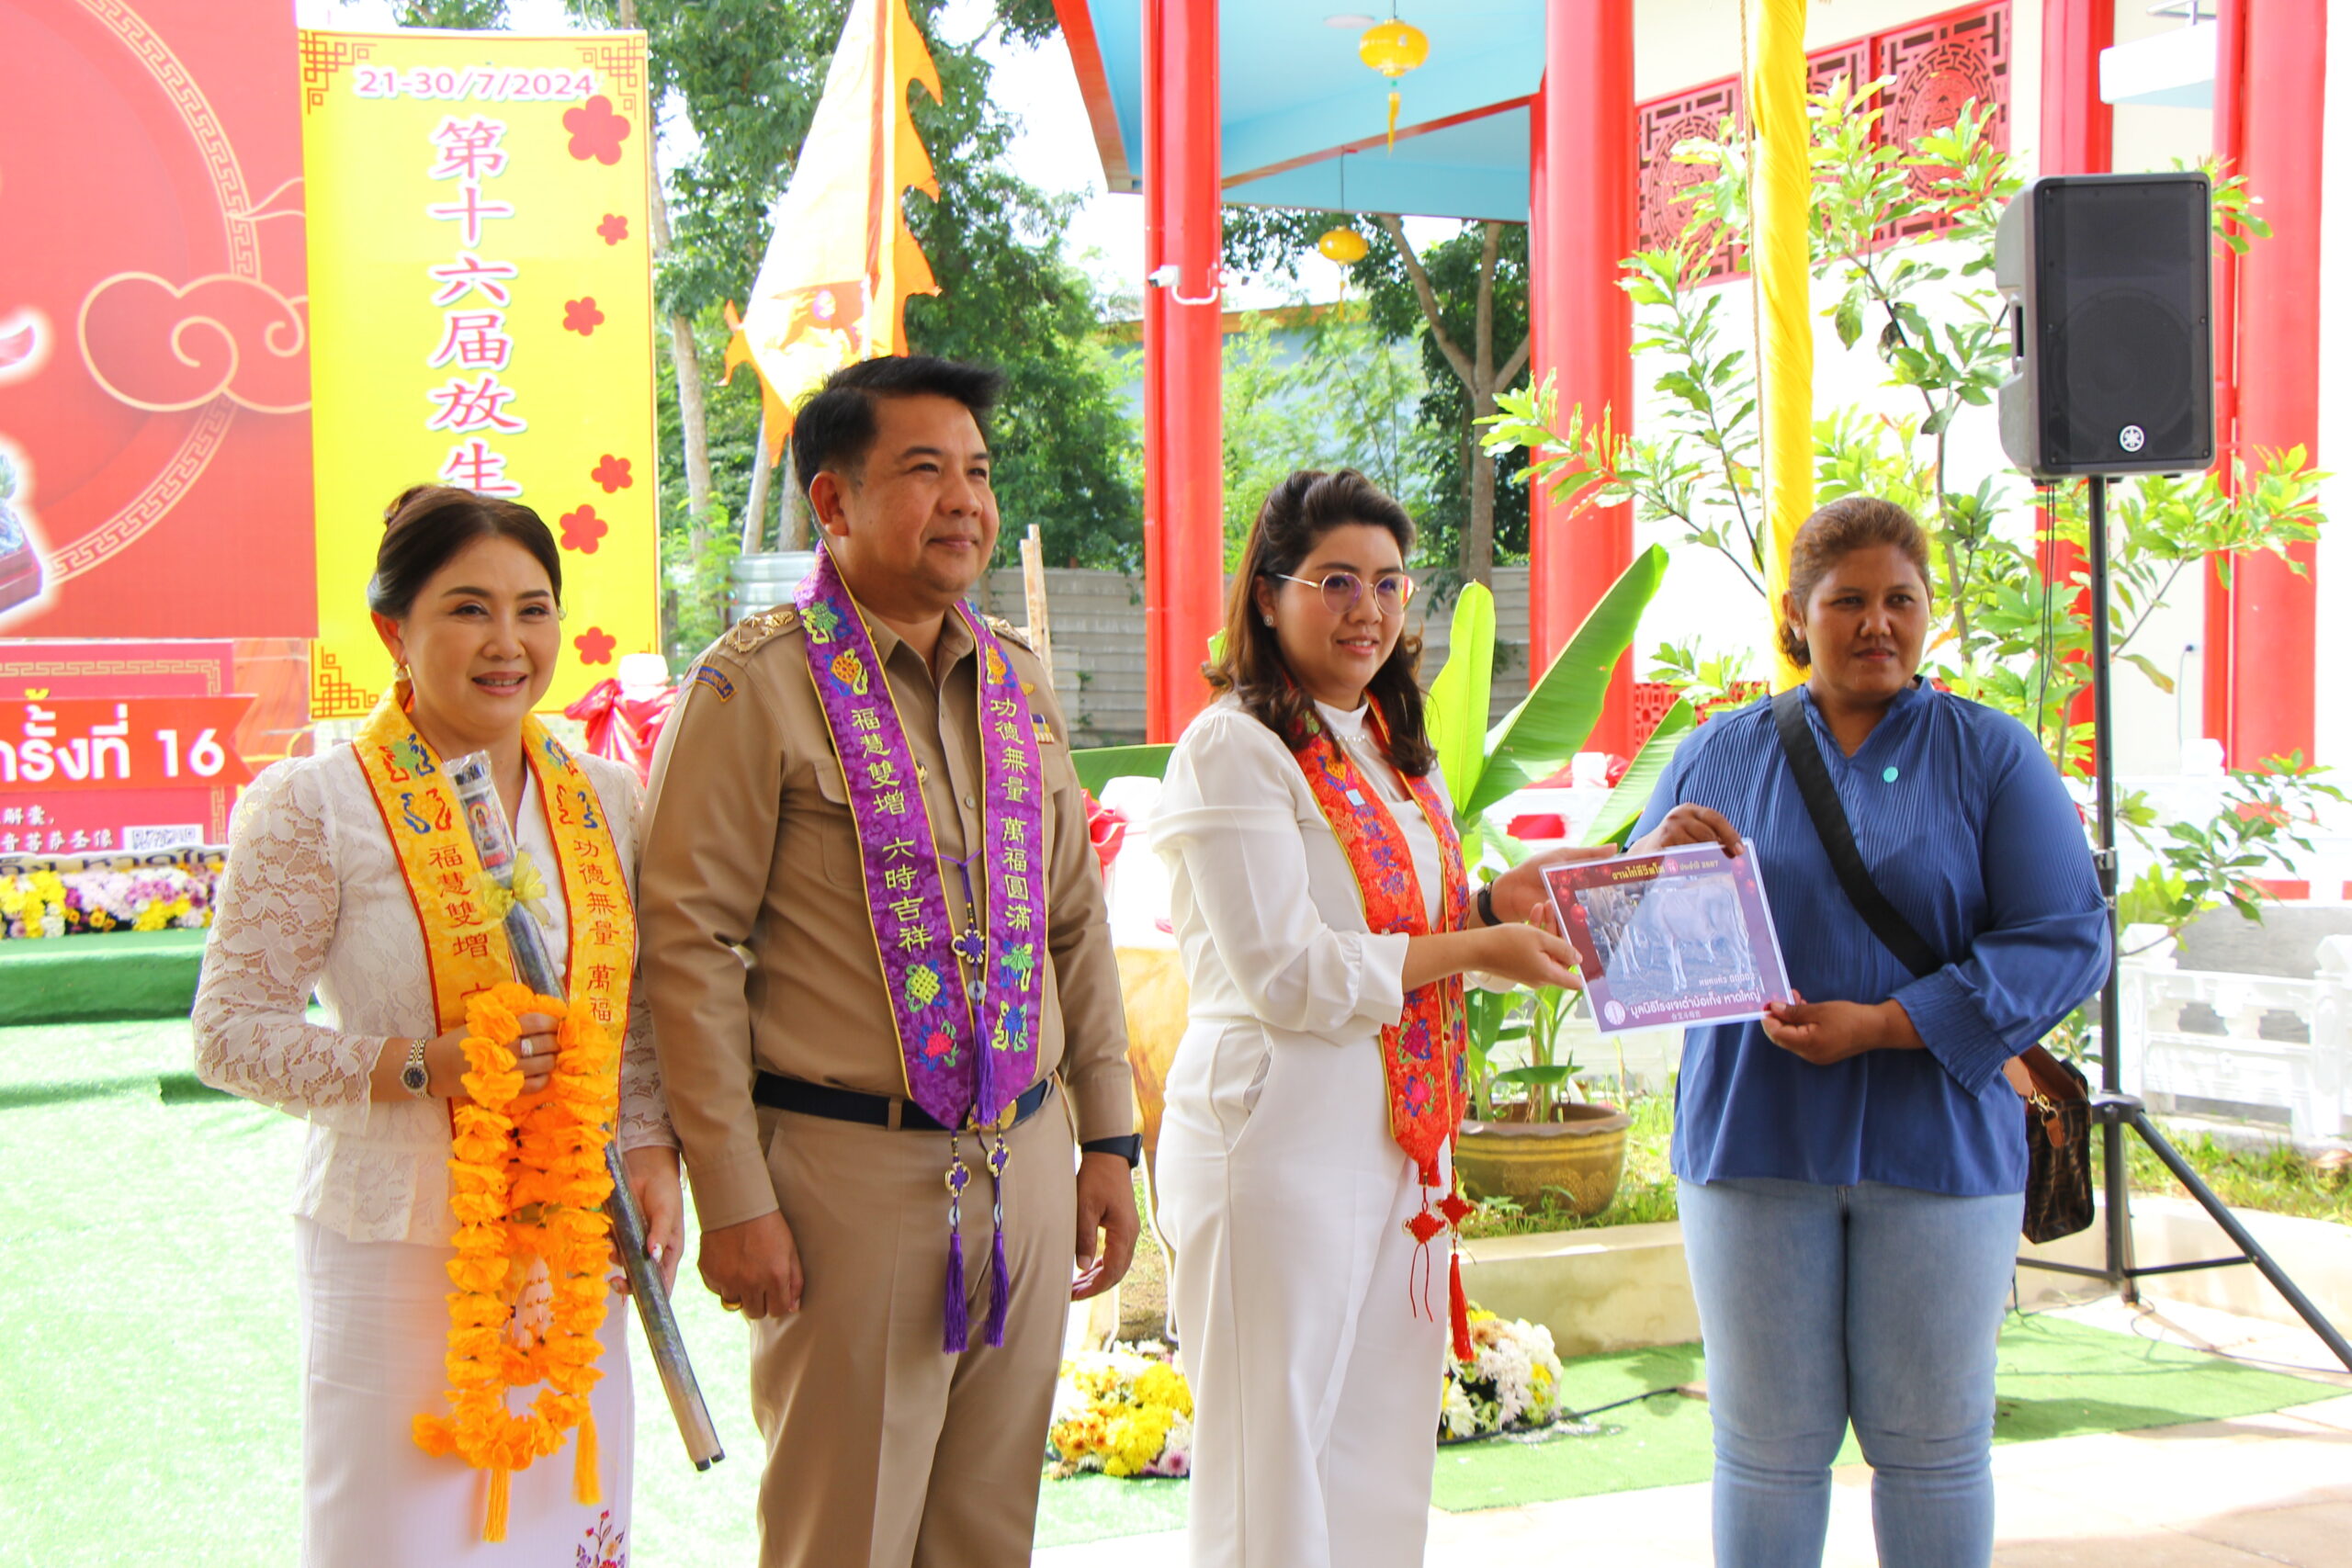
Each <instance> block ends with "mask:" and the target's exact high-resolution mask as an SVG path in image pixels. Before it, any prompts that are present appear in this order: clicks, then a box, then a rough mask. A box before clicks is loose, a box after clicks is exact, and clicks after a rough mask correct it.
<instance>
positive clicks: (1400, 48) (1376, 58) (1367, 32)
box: [1356, 16, 1430, 151]
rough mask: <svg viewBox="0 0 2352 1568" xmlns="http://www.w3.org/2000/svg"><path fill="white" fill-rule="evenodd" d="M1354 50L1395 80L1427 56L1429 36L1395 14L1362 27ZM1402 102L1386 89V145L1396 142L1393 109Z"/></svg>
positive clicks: (1401, 96) (1400, 98) (1397, 92)
mask: <svg viewBox="0 0 2352 1568" xmlns="http://www.w3.org/2000/svg"><path fill="white" fill-rule="evenodd" d="M1356 53H1357V55H1358V56H1359V57H1360V58H1361V59H1362V60H1363V62H1364V63H1365V64H1366V65H1369V66H1371V67H1372V68H1373V69H1374V71H1377V72H1379V73H1381V74H1382V75H1383V76H1385V77H1387V78H1388V80H1389V81H1390V82H1392V83H1393V82H1395V81H1396V80H1397V78H1398V77H1399V76H1402V75H1403V74H1405V73H1406V72H1408V71H1410V70H1413V69H1415V68H1416V67H1418V66H1419V64H1420V63H1421V62H1423V61H1425V60H1427V59H1428V58H1429V57H1430V36H1429V34H1427V33H1425V32H1423V31H1421V29H1420V28H1417V27H1415V26H1413V24H1412V23H1410V22H1400V21H1398V20H1397V18H1396V17H1393V16H1392V17H1389V18H1388V20H1386V21H1385V22H1382V23H1380V24H1379V25H1378V26H1376V27H1371V28H1365V29H1364V34H1363V38H1361V39H1357V40H1356ZM1403 102H1404V95H1403V94H1402V93H1401V92H1399V91H1398V90H1397V88H1396V87H1394V86H1391V87H1390V88H1389V89H1388V145H1389V147H1390V149H1391V150H1392V151H1393V150H1394V149H1395V147H1396V145H1397V109H1398V107H1401V106H1402V104H1403Z"/></svg>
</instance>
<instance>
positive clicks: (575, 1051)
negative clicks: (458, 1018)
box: [413, 982, 619, 1541]
mask: <svg viewBox="0 0 2352 1568" xmlns="http://www.w3.org/2000/svg"><path fill="white" fill-rule="evenodd" d="M526 1012H542V1013H546V1014H548V1016H550V1017H552V1018H555V1019H557V1020H558V1021H560V1028H559V1031H558V1033H557V1041H558V1055H557V1056H556V1069H555V1072H554V1074H553V1076H552V1077H550V1078H549V1079H548V1087H547V1089H543V1090H541V1091H540V1092H539V1093H537V1094H535V1095H529V1096H525V1095H524V1094H523V1093H522V1088H523V1075H522V1073H521V1072H520V1071H519V1070H518V1069H517V1067H516V1066H515V1061H516V1058H515V1052H514V1045H515V1042H516V1041H517V1040H518V1039H520V1038H521V1035H522V1027H521V1025H520V1024H519V1023H518V1022H517V1015H519V1014H522V1013H526ZM466 1022H467V1025H468V1026H469V1028H470V1029H471V1031H472V1033H471V1034H469V1036H468V1037H467V1039H466V1042H465V1052H466V1062H467V1065H468V1066H469V1067H470V1068H471V1069H472V1070H471V1071H470V1072H469V1073H467V1074H466V1075H465V1077H464V1078H463V1079H462V1080H461V1081H462V1082H463V1084H464V1085H465V1089H466V1093H467V1095H468V1096H469V1097H470V1098H469V1100H460V1101H459V1102H458V1106H457V1109H456V1111H455V1115H454V1117H453V1121H454V1122H455V1135H454V1137H453V1140H452V1149H453V1151H454V1152H453V1156H452V1157H451V1159H450V1161H449V1173H450V1177H451V1190H450V1197H449V1207H450V1210H451V1212H452V1213H454V1214H455V1215H456V1217H457V1220H458V1232H457V1235H456V1238H455V1242H454V1245H455V1246H456V1247H457V1250H458V1256H457V1257H456V1258H454V1259H452V1260H451V1261H450V1264H449V1279H450V1280H451V1282H452V1283H454V1284H455V1285H456V1286H457V1287H458V1288H457V1290H456V1291H454V1292H451V1293H450V1296H449V1354H448V1359H447V1368H448V1372H449V1413H448V1414H447V1416H434V1415H425V1416H417V1417H416V1419H415V1422H414V1424H413V1436H414V1438H415V1439H416V1443H417V1446H418V1447H419V1448H422V1449H423V1450H424V1451H425V1452H427V1453H429V1454H433V1455H435V1456H436V1457H438V1456H441V1455H445V1454H450V1453H455V1454H457V1455H458V1456H459V1457H460V1458H462V1459H463V1460H464V1461H466V1462H467V1463H468V1464H469V1465H471V1466H473V1467H474V1468H475V1469H477V1470H486V1471H488V1472H490V1506H489V1510H488V1514H487V1516H486V1517H485V1518H484V1520H483V1523H482V1539H483V1540H491V1541H494V1540H504V1539H505V1536H506V1505H507V1494H508V1490H509V1486H510V1483H511V1478H512V1476H513V1474H514V1472H516V1471H518V1470H527V1469H529V1468H530V1467H531V1464H532V1462H533V1461H536V1460H539V1459H544V1458H546V1457H548V1455H550V1454H553V1453H555V1452H556V1451H557V1450H560V1449H561V1448H562V1447H563V1438H564V1434H565V1433H567V1432H569V1431H571V1430H572V1429H573V1428H574V1427H577V1428H578V1429H579V1432H580V1440H579V1443H578V1445H577V1447H576V1450H575V1452H574V1456H573V1470H572V1495H573V1497H574V1499H575V1500H576V1501H579V1502H581V1503H587V1504H593V1503H594V1502H596V1501H597V1500H598V1488H597V1484H596V1422H595V1416H594V1413H593V1412H592V1411H591V1409H590V1407H589V1402H588V1396H589V1392H590V1390H592V1389H593V1388H594V1387H595V1384H596V1380H597V1379H598V1378H600V1377H602V1376H603V1375H604V1374H603V1373H602V1372H601V1371H599V1370H598V1369H597V1366H596V1359H597V1357H598V1355H599V1353H600V1352H601V1350H602V1348H603V1347H602V1345H601V1344H600V1342H599V1341H598V1339H597V1331H598V1330H599V1329H601V1328H602V1327H603V1326H604V1322H605V1303H606V1302H607V1300H608V1299H609V1297H610V1295H611V1287H610V1286H609V1284H608V1283H607V1280H608V1277H609V1275H610V1272H611V1257H612V1254H611V1247H610V1244H609V1242H608V1241H607V1239H606V1238H607V1233H608V1229H609V1224H610V1222H609V1221H608V1219H607V1218H606V1216H605V1212H604V1204H605V1199H606V1198H607V1197H609V1196H610V1195H611V1193H612V1189H613V1184H612V1179H611V1178H610V1177H609V1176H608V1175H607V1174H606V1172H605V1145H606V1144H608V1143H610V1142H611V1141H612V1132H611V1128H612V1126H613V1122H614V1118H615V1114H616V1110H617V1100H618V1098H619V1079H618V1076H617V1063H618V1059H619V1051H618V1050H617V1048H616V1046H615V1045H614V1044H613V1043H612V1041H611V1039H610V1038H609V1037H608V1036H607V1035H606V1034H605V1031H604V1029H603V1028H602V1027H601V1026H600V1025H599V1024H598V1023H597V1022H596V1021H595V1020H594V1018H593V1017H591V1016H590V1015H589V1014H588V1012H587V1010H586V1009H584V1008H583V1009H582V1010H580V1011H579V1012H577V1013H574V1012H572V1011H571V1010H570V1009H568V1008H567V1007H566V1006H565V1004H564V1003H562V1002H560V1001H558V1000H556V999H555V998H552V997H542V996H535V995H534V994H533V993H532V992H531V990H530V988H529V987H526V986H521V985H516V984H513V983H511V982H510V983H507V984H503V985H498V986H493V987H491V988H490V989H489V990H487V991H484V992H481V993H478V994H476V995H474V996H472V997H469V998H467V1000H466ZM533 1258H537V1259H538V1260H539V1261H540V1262H541V1263H542V1264H544V1265H545V1266H546V1269H547V1274H548V1288H549V1291H550V1294H551V1300H550V1302H549V1303H548V1327H547V1330H546V1332H545V1333H544V1334H542V1335H541V1336H540V1337H539V1338H538V1340H537V1343H535V1344H532V1345H529V1346H527V1347H526V1346H523V1345H519V1344H517V1343H516V1342H515V1339H514V1337H512V1335H511V1334H510V1332H509V1325H510V1323H511V1320H512V1319H513V1317H514V1313H515V1300H516V1298H517V1296H518V1295H519V1294H520V1293H521V1292H522V1290H523V1288H524V1286H525V1285H526V1282H527V1281H528V1280H529V1277H530V1264H531V1260H532V1259H533ZM533 1384H543V1385H545V1386H543V1387H541V1388H540V1390H539V1393H538V1394H537V1397H535V1398H534V1399H533V1400H532V1402H531V1404H530V1407H529V1409H528V1410H527V1411H526V1412H525V1413H523V1414H520V1415H517V1414H515V1413H514V1412H512V1411H510V1410H509V1409H508V1408H507V1404H506V1391H507V1390H508V1389H509V1388H527V1387H529V1386H531V1385H533Z"/></svg>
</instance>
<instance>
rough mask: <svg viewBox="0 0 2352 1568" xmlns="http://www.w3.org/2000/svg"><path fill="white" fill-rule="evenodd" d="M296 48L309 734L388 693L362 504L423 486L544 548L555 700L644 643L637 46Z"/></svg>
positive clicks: (651, 635) (611, 36)
mask: <svg viewBox="0 0 2352 1568" xmlns="http://www.w3.org/2000/svg"><path fill="white" fill-rule="evenodd" d="M301 55H302V166H303V174H304V180H305V185H306V188H307V197H306V200H305V207H306V209H307V219H308V223H309V250H310V266H311V278H310V288H311V453H312V459H313V469H314V472H315V475H316V480H315V488H316V493H317V498H318V509H317V517H318V523H317V527H318V572H319V636H318V641H317V643H316V645H315V646H314V647H313V649H312V650H311V716H313V717H316V718H340V717H358V716H365V715H366V714H367V713H368V711H369V710H370V709H371V708H372V707H373V706H374V705H375V702H376V699H377V697H378V696H379V694H381V693H382V691H383V690H384V689H385V687H387V686H388V685H389V684H390V681H391V663H390V660H389V658H387V657H386V655H385V653H384V649H383V646H382V644H381V643H380V642H379V640H378V638H377V636H376V632H375V629H374V627H373V626H371V625H370V624H369V622H368V603H367V588H368V574H369V573H370V572H371V571H372V570H374V568H375V559H376V547H377V544H378V542H379V540H380V538H381V537H382V518H383V513H384V509H385V507H386V506H387V505H388V504H389V503H390V501H391V500H392V498H393V497H395V496H397V495H398V494H400V493H401V491H404V490H406V489H407V488H408V487H409V486H411V485H415V484H429V483H439V484H453V485H459V486H462V487H464V488H465V489H468V490H472V491H481V492H482V493H483V494H486V495H495V496H501V497H504V498H507V499H510V500H514V501H517V502H521V503H522V504H524V505H526V506H529V507H531V508H532V509H533V510H535V511H537V513H538V514H539V515H540V517H541V518H542V519H544V520H545V521H546V523H547V525H548V528H549V530H550V531H552V532H553V533H554V535H555V536H556V540H557V543H558V546H559V547H560V554H561V557H562V563H563V608H564V626H563V634H564V635H563V642H562V651H561V655H560V659H559V660H558V662H557V666H556V672H555V681H554V683H553V684H552V685H550V686H549V687H548V694H547V696H546V698H545V699H544V700H543V701H542V703H541V707H542V708H545V709H552V708H559V707H561V706H563V705H565V704H567V703H569V702H571V701H573V700H574V699H576V698H577V697H579V696H580V694H582V693H583V692H585V691H586V690H587V689H588V688H589V687H591V686H593V685H594V684H595V682H598V681H600V680H603V679H605V677H607V676H609V675H611V674H613V673H614V671H615V667H616V663H617V661H618V660H619V659H620V657H621V656H622V655H623V654H628V653H639V652H651V651H653V650H655V649H657V648H658V647H659V609H658V605H659V600H660V584H659V581H658V577H659V570H660V569H659V557H658V550H657V542H656V536H655V495H656V484H655V475H654V440H655V435H654V412H653V386H654V383H653V299H652V264H651V260H650V247H649V241H648V235H647V219H646V192H647V186H646V159H647V156H648V148H649V144H650V124H649V121H650V108H649V105H648V103H647V96H646V73H645V38H644V35H643V34H642V33H633V32H632V33H580V34H572V35H569V36H566V37H560V38H515V37H509V36H506V35H503V34H492V33H432V32H412V33H344V32H319V31H305V32H303V34H302V35H301Z"/></svg>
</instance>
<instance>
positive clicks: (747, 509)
mask: <svg viewBox="0 0 2352 1568" xmlns="http://www.w3.org/2000/svg"><path fill="white" fill-rule="evenodd" d="M774 477H775V465H774V464H773V463H771V462H769V461H768V416H767V415H766V414H764V413H763V414H762V415H760V436H759V440H758V441H757V442H756V443H754V444H753V446H752V493H751V494H749V495H748V496H746V497H744V498H743V554H745V555H747V556H750V555H757V554H759V552H760V551H762V550H763V549H765V548H767V541H768V483H769V481H770V480H771V479H773V478H774Z"/></svg>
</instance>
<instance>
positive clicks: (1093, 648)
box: [979, 567, 1527, 746]
mask: <svg viewBox="0 0 2352 1568" xmlns="http://www.w3.org/2000/svg"><path fill="white" fill-rule="evenodd" d="M1494 594H1495V628H1496V642H1497V648H1496V655H1495V686H1494V697H1493V701H1492V703H1491V705H1490V712H1491V716H1493V717H1495V718H1500V717H1501V716H1503V715H1504V714H1506V713H1508V712H1510V708H1511V705H1513V704H1514V703H1516V702H1518V701H1519V700H1520V699H1521V697H1524V696H1525V695H1527V569H1526V568H1525V567H1503V568H1500V569H1498V570H1497V571H1496V572H1495V581H1494ZM979 597H980V599H981V603H982V604H983V605H984V606H985V607H986V608H987V610H988V612H989V614H990V615H1001V616H1003V617H1004V618H1005V619H1006V620H1008V621H1011V622H1012V624H1013V625H1015V626H1025V625H1027V624H1028V620H1029V610H1028V605H1027V603H1026V601H1025V600H1024V598H1023V593H1022V586H1021V573H1020V572H1018V571H1016V570H996V571H991V572H989V574H988V577H987V579H986V580H985V581H984V582H983V583H982V586H981V590H980V594H979ZM1436 599H1437V596H1436V595H1435V594H1433V593H1423V594H1420V595H1418V596H1417V597H1416V598H1415V599H1414V601H1413V605H1412V608H1411V609H1410V610H1408V612H1407V613H1406V627H1407V629H1408V631H1410V632H1414V633H1417V634H1419V636H1420V637H1421V639H1422V641H1421V679H1422V682H1424V683H1425V684H1426V683H1427V682H1430V681H1433V680H1435V679H1436V678H1437V672H1438V671H1440V670H1442V669H1443V668H1444V667H1445V658H1446V652H1447V649H1448V648H1449V647H1450V645H1451V643H1452V635H1451V634H1452V630H1453V599H1452V598H1451V597H1449V598H1448V599H1447V600H1446V601H1445V602H1444V603H1443V604H1439V603H1437V602H1436ZM1046 608H1047V611H1048V613H1049V615H1050V616H1051V619H1052V627H1053V644H1054V694H1055V695H1056V696H1057V697H1059V698H1060V699H1061V704H1062V711H1063V713H1064V714H1065V715H1066V716H1068V717H1069V725H1070V731H1071V743H1072V744H1074V745H1079V746H1127V745H1134V744H1136V743H1139V742H1140V741H1141V740H1142V739H1144V611H1143V579H1142V578H1141V577H1139V576H1137V577H1129V576H1125V575H1122V574H1121V573H1118V572H1114V571H1085V570H1071V569H1065V568H1049V569H1048V570H1046ZM1204 657H1205V655H1204Z"/></svg>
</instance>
